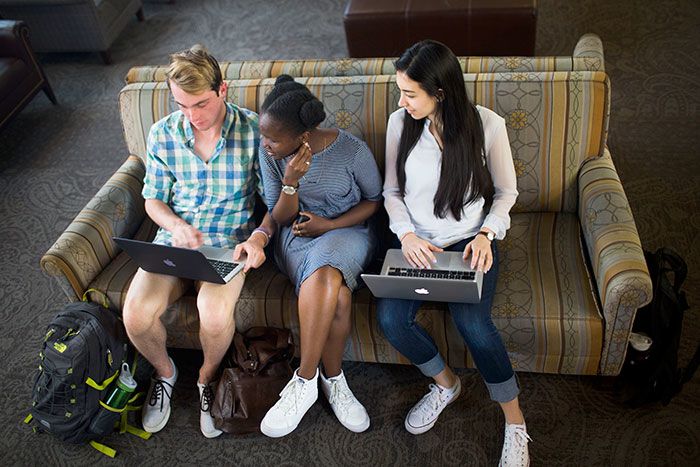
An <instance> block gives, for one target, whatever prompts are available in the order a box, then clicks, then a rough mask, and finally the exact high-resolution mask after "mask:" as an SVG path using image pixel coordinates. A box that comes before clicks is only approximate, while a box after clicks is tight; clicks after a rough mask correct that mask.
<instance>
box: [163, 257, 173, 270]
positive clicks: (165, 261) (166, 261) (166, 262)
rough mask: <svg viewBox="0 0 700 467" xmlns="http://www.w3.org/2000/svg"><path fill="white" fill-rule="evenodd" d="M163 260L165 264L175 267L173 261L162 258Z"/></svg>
mask: <svg viewBox="0 0 700 467" xmlns="http://www.w3.org/2000/svg"><path fill="white" fill-rule="evenodd" d="M163 262H164V263H165V265H166V266H170V267H171V268H174V267H175V263H173V262H172V261H170V260H169V259H164V260H163Z"/></svg>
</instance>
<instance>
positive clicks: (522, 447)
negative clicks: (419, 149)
mask: <svg viewBox="0 0 700 467" xmlns="http://www.w3.org/2000/svg"><path fill="white" fill-rule="evenodd" d="M529 441H532V438H530V435H528V434H527V430H526V429H525V426H524V425H510V424H508V425H506V435H505V438H504V440H503V455H502V456H501V457H503V459H505V460H506V461H507V462H508V464H506V465H511V463H513V462H514V461H516V460H517V461H518V462H517V464H513V465H522V464H523V463H524V461H525V455H526V452H527V443H528V442H529Z"/></svg>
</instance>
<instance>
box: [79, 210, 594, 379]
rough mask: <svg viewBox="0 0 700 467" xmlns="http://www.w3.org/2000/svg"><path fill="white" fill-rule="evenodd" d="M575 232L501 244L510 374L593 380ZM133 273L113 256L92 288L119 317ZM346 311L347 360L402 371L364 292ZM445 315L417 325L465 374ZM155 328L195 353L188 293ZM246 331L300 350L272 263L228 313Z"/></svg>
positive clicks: (522, 221)
mask: <svg viewBox="0 0 700 467" xmlns="http://www.w3.org/2000/svg"><path fill="white" fill-rule="evenodd" d="M150 229H151V228H150V227H144V228H142V229H141V230H140V236H141V237H142V238H143V237H144V234H145V233H148V234H149V235H150V234H151V233H152V230H150ZM579 231H580V226H579V223H578V220H577V218H576V217H575V216H573V215H571V214H566V213H563V214H555V213H537V214H517V215H514V216H513V225H512V227H511V230H510V232H509V234H508V236H507V237H506V239H505V240H504V241H501V242H499V249H500V259H501V263H500V264H501V267H500V276H499V280H498V288H497V292H496V297H495V300H494V305H493V320H494V323H495V324H496V327H497V328H498V329H499V330H500V332H501V335H502V336H503V339H504V342H505V345H506V348H507V349H508V352H509V355H510V357H511V361H512V362H513V366H514V368H515V369H516V370H524V371H536V372H543V373H569V374H595V373H596V371H597V369H598V362H599V359H600V352H601V348H602V335H603V334H602V333H603V322H602V318H601V315H600V313H599V311H598V304H597V302H596V300H595V298H594V292H593V289H592V285H591V281H590V279H589V277H588V273H587V271H586V266H585V261H584V258H583V255H582V250H581V249H580V248H578V247H579V246H580V235H579ZM572 246H576V248H573V247H572ZM135 272H136V265H135V264H134V263H133V262H132V261H131V260H130V259H129V258H128V256H126V254H125V253H120V254H119V255H118V256H117V257H116V258H115V259H114V261H112V263H111V264H110V265H109V266H107V268H105V270H104V271H103V272H102V273H101V274H100V275H99V276H98V277H97V278H96V279H95V281H94V282H93V283H92V284H91V285H90V286H91V287H95V288H97V289H99V290H102V291H104V292H106V293H107V295H108V296H109V298H110V301H111V303H112V305H113V307H115V308H116V309H119V310H120V309H121V307H122V305H123V303H124V297H125V295H126V290H127V288H128V285H129V283H130V282H131V278H132V277H133V275H134V273H135ZM95 299H97V297H95ZM353 310H354V311H353V327H352V331H351V335H350V339H348V342H347V344H346V348H345V355H344V358H345V359H347V360H352V361H367V362H384V363H408V361H407V360H406V359H405V358H404V357H403V356H401V355H400V354H399V353H398V352H396V350H395V349H394V348H393V347H392V346H391V345H390V344H389V343H388V342H387V341H386V340H385V339H384V337H383V336H382V334H381V332H380V331H379V328H378V327H377V322H376V311H375V304H374V300H373V298H372V296H371V294H370V293H369V291H368V289H366V288H363V289H360V290H359V291H357V292H356V293H355V294H354V296H353ZM445 310H446V306H445V305H443V304H437V303H428V304H426V305H425V306H424V307H423V308H422V309H421V311H420V312H419V314H418V319H419V321H420V322H421V323H422V324H423V326H425V328H426V329H427V330H428V332H430V334H431V335H432V336H433V337H434V338H435V341H436V343H437V345H438V347H439V348H440V351H441V353H442V354H443V355H444V356H445V357H446V358H447V360H448V362H449V364H450V365H453V366H455V367H459V368H461V367H473V366H474V362H473V361H472V359H471V357H470V356H469V354H468V352H467V350H466V348H465V346H464V343H463V341H462V339H461V337H460V336H459V334H458V332H457V330H456V328H455V327H454V325H453V323H452V320H451V319H449V318H447V316H448V315H447V314H446V313H445ZM162 319H163V322H164V323H165V324H166V327H167V329H168V345H170V346H173V347H184V348H198V347H200V344H199V338H198V332H199V322H198V314H197V309H196V299H195V297H194V292H193V291H190V292H189V293H188V294H186V295H185V297H183V298H181V299H180V300H179V301H178V302H176V303H175V304H173V305H172V306H171V307H170V308H169V309H168V310H167V312H166V313H165V314H164V316H163V318H162ZM251 326H277V327H284V328H289V329H291V330H292V332H293V334H294V337H295V341H296V343H297V349H298V344H299V320H298V315H297V297H296V294H295V293H294V287H293V286H292V284H291V282H289V280H288V279H287V278H286V277H285V276H284V275H282V274H281V273H280V272H279V270H278V269H277V268H276V267H275V266H274V264H273V262H272V261H267V262H266V263H265V264H264V265H263V267H262V268H260V269H258V270H253V271H252V272H251V273H249V274H248V277H247V278H246V283H245V286H244V287H243V290H242V292H241V297H240V299H239V302H238V304H237V306H236V327H237V329H238V330H245V329H248V328H249V327H251Z"/></svg>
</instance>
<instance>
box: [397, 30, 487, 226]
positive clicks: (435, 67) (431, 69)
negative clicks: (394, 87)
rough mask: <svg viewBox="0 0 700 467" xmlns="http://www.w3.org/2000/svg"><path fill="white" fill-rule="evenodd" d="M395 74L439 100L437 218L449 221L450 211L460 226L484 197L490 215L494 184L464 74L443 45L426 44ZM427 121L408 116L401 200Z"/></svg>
mask: <svg viewBox="0 0 700 467" xmlns="http://www.w3.org/2000/svg"><path fill="white" fill-rule="evenodd" d="M394 67H395V68H396V71H401V72H403V73H405V74H406V76H408V77H409V78H410V79H411V80H413V81H416V82H417V83H418V84H419V85H420V87H421V88H422V89H423V90H424V91H425V92H427V93H428V94H429V95H430V96H434V97H436V98H437V99H438V102H437V110H436V114H437V116H438V117H439V120H440V123H441V124H442V143H443V150H442V163H441V169H440V183H439V184H438V188H437V192H436V193H435V198H433V203H434V208H433V213H434V214H435V216H436V217H439V218H444V217H446V216H447V213H448V211H449V212H450V213H452V216H453V217H454V218H455V219H457V220H460V219H461V218H462V209H463V208H464V206H466V205H467V204H469V203H472V202H473V201H476V200H478V199H479V198H480V197H483V198H484V199H485V201H486V206H485V209H488V206H490V205H491V202H492V200H493V193H494V190H493V181H492V180H491V174H490V173H489V171H488V167H487V166H486V165H485V157H484V130H483V127H482V125H481V117H479V111H478V110H477V109H476V106H475V105H474V104H473V103H472V102H471V101H470V100H469V97H468V96H467V91H466V89H465V86H464V78H463V76H462V68H461V67H460V65H459V61H458V60H457V57H455V55H454V54H453V53H452V51H451V50H450V49H449V48H448V47H447V46H446V45H444V44H442V43H440V42H437V41H432V40H425V41H421V42H418V43H416V44H414V45H412V46H411V47H409V48H408V49H407V50H406V51H405V52H404V53H403V55H401V57H399V59H398V60H396V62H394ZM424 125H425V118H423V119H421V120H415V119H414V118H413V117H411V116H410V115H409V114H408V112H405V113H404V123H403V131H402V132H401V140H400V142H399V153H398V157H397V160H396V173H397V176H398V181H399V189H400V191H401V195H402V196H403V195H404V190H405V188H406V159H407V158H408V154H409V153H410V152H411V150H412V149H413V147H414V146H415V145H416V143H417V142H418V139H419V138H420V135H421V133H422V132H423V128H424Z"/></svg>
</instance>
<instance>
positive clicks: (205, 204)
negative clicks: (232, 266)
mask: <svg viewBox="0 0 700 467" xmlns="http://www.w3.org/2000/svg"><path fill="white" fill-rule="evenodd" d="M167 82H168V87H169V88H170V92H171V93H172V96H173V99H174V101H175V104H176V105H177V107H178V108H179V110H178V111H176V112H173V113H172V114H170V115H168V116H167V117H165V118H163V119H162V120H160V121H158V122H156V123H155V124H154V125H153V127H152V128H151V131H150V133H149V135H148V143H147V146H148V147H147V161H146V176H145V178H144V186H143V192H142V193H143V197H144V199H145V200H146V213H147V214H148V215H149V216H150V217H151V219H153V221H154V222H155V223H156V224H158V225H159V226H160V229H159V230H158V233H157V234H156V237H155V239H154V240H153V241H154V243H160V244H167V245H173V246H179V247H186V248H199V247H200V246H202V245H208V246H214V247H221V248H235V249H234V259H238V258H239V257H240V255H241V254H242V253H245V254H247V259H246V264H245V267H244V270H243V273H240V274H238V275H237V276H235V277H234V278H233V279H232V280H231V281H230V282H229V283H227V284H225V285H219V284H213V283H208V282H196V283H195V284H194V285H195V288H196V290H197V309H198V312H199V320H200V329H199V338H200V342H201V344H202V352H203V354H204V362H203V364H202V366H201V368H200V369H199V378H198V380H197V387H198V389H199V397H200V429H201V431H202V434H203V435H204V436H206V437H207V438H213V437H216V436H219V435H220V434H221V431H219V430H217V429H216V428H215V426H214V423H213V419H212V416H211V411H210V407H211V405H212V403H213V397H214V388H215V382H214V378H215V375H216V371H217V369H218V366H219V364H220V362H221V360H222V358H223V356H224V353H225V352H226V350H227V349H228V347H229V345H230V343H231V339H232V338H233V333H234V329H235V322H234V308H235V305H236V301H237V300H238V297H239V295H240V292H241V288H242V286H243V282H244V280H245V273H246V272H247V271H248V270H249V269H250V268H257V267H259V266H260V265H261V264H262V263H263V262H264V261H265V253H264V251H263V248H264V247H265V246H266V245H267V243H268V241H269V239H270V236H271V235H272V233H273V228H274V223H273V222H272V221H271V219H270V217H269V216H268V215H266V216H265V218H264V219H263V222H262V224H261V225H260V226H259V227H257V228H255V223H254V220H253V208H254V205H255V194H256V192H257V193H258V194H260V195H262V182H261V176H260V165H259V161H258V144H259V133H258V116H257V114H255V113H254V112H252V111H250V110H247V109H243V108H239V107H237V106H236V105H234V104H232V103H230V102H227V101H226V89H227V88H226V83H225V82H224V81H223V79H222V76H221V70H220V68H219V64H218V62H217V61H216V59H215V58H214V57H212V56H211V55H210V54H209V53H208V52H207V51H206V49H204V47H202V46H199V45H196V46H194V47H192V48H190V49H189V50H185V51H182V52H179V53H175V54H173V55H171V56H170V66H169V68H168V73H167ZM190 285H191V284H189V283H188V282H187V281H185V280H183V279H179V278H177V277H173V276H167V275H161V274H153V273H149V272H146V271H144V270H142V269H139V270H138V271H137V272H136V275H135V276H134V279H133V281H132V283H131V286H130V287H129V291H128V293H127V296H126V301H125V305H124V324H125V326H126V330H127V333H128V334H129V338H130V339H131V341H132V342H133V344H134V345H135V346H136V348H137V349H138V350H139V352H141V354H142V355H143V356H144V357H145V358H146V359H147V360H148V361H149V362H150V363H151V364H152V365H153V368H154V375H153V377H152V379H151V386H150V388H149V391H148V396H147V400H146V401H145V404H144V409H143V427H144V429H145V430H146V431H148V432H151V433H154V432H157V431H160V430H162V429H163V428H164V427H165V425H166V423H167V422H168V419H169V418H170V400H171V398H172V391H173V388H174V386H175V381H176V380H177V376H178V371H177V367H176V366H175V363H174V362H173V360H172V359H171V358H170V357H169V355H168V352H167V349H166V345H165V343H166V339H167V334H166V330H165V327H164V326H163V323H162V322H161V320H160V317H161V315H162V314H163V312H164V311H165V309H166V308H167V307H168V305H170V304H171V303H173V302H174V301H175V300H177V299H178V298H179V297H180V296H182V294H183V293H184V292H185V291H186V290H187V288H188V287H190Z"/></svg>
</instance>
